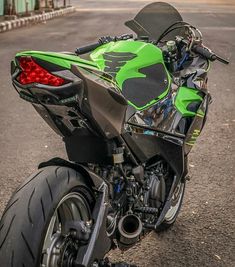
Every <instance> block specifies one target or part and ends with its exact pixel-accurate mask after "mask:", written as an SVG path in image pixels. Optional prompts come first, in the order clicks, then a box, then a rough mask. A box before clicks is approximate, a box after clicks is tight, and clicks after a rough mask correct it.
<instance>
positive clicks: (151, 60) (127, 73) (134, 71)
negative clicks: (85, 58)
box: [90, 40, 171, 110]
mask: <svg viewBox="0 0 235 267" xmlns="http://www.w3.org/2000/svg"><path fill="white" fill-rule="evenodd" d="M110 52H111V53H131V54H135V55H136V56H135V57H134V58H132V59H130V60H128V61H127V62H125V63H124V64H123V65H122V66H121V67H120V69H119V71H117V73H116V76H115V81H116V83H117V85H118V87H119V88H120V90H122V85H123V83H124V81H125V80H127V79H131V78H145V77H146V75H144V74H143V73H140V72H139V69H142V68H145V67H149V66H151V65H154V64H162V65H163V66H164V68H165V70H166V73H167V75H168V80H169V83H168V87H167V90H165V92H164V93H162V94H161V95H160V96H158V99H157V100H155V99H153V100H152V101H151V102H150V103H148V104H147V105H145V106H142V107H137V106H135V105H134V104H133V103H131V102H130V101H128V102H129V104H130V105H131V106H133V107H134V108H136V109H137V110H143V109H145V108H148V107H150V106H152V105H154V104H155V103H156V102H157V101H159V100H160V99H162V98H163V97H165V96H166V95H167V93H168V91H169V88H170V84H171V78H170V75H169V73H168V71H167V69H166V67H165V64H164V60H163V55H162V51H161V50H160V49H159V48H158V47H156V46H155V45H153V44H151V43H145V42H141V41H133V40H131V41H118V42H110V43H108V44H105V45H103V46H101V47H99V48H97V49H96V50H95V51H94V52H92V53H91V54H90V58H91V59H92V61H93V62H95V63H96V64H97V65H98V68H99V69H100V70H101V71H105V67H106V65H105V63H106V62H105V58H104V55H105V54H107V53H110ZM156 75H157V73H156ZM143 90H144V88H143Z"/></svg>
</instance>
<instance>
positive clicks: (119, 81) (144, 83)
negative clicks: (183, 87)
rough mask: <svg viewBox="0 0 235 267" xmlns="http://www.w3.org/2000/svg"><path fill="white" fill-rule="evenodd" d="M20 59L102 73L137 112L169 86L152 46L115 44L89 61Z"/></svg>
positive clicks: (47, 56)
mask: <svg viewBox="0 0 235 267" xmlns="http://www.w3.org/2000/svg"><path fill="white" fill-rule="evenodd" d="M19 56H32V57H34V58H39V59H41V60H44V61H47V62H50V63H53V64H55V65H58V66H61V67H64V68H66V69H70V68H71V65H77V66H79V67H81V68H85V69H87V70H90V71H92V70H94V71H101V72H102V73H103V74H104V75H103V76H101V77H102V78H104V79H106V80H109V81H110V82H115V83H116V85H117V86H118V88H119V89H120V90H121V91H122V93H123V95H124V96H125V97H126V99H127V100H128V103H129V104H130V105H131V106H133V107H135V108H136V109H137V110H143V109H146V108H148V107H150V106H152V105H154V104H155V103H156V102H157V101H159V100H160V99H162V98H164V97H165V96H166V95H167V93H168V91H169V88H170V84H171V79H170V76H169V73H168V71H167V70H166V67H165V65H164V60H163V56H162V51H161V50H160V49H159V48H158V47H156V46H155V45H153V44H150V43H145V42H141V41H133V40H131V41H117V42H111V43H108V44H105V45H102V46H101V47H99V48H97V49H96V50H95V51H93V52H92V53H91V54H90V58H91V60H85V59H82V58H80V57H78V56H76V55H70V54H65V53H54V52H41V51H27V52H22V53H18V54H17V55H16V57H19ZM97 75H100V73H99V74H97ZM110 79H111V80H112V81H111V80H110Z"/></svg>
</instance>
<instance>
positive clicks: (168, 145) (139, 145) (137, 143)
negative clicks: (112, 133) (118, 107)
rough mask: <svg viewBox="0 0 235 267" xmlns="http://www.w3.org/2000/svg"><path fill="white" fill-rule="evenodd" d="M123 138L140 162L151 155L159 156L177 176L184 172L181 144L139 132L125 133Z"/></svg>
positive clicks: (151, 156) (144, 161) (146, 159)
mask: <svg viewBox="0 0 235 267" xmlns="http://www.w3.org/2000/svg"><path fill="white" fill-rule="evenodd" d="M123 138H124V140H125V141H126V143H127V144H128V146H129V147H130V149H131V151H132V152H133V153H134V155H135V156H136V157H137V158H138V160H139V161H141V162H142V163H147V162H148V161H149V160H150V159H152V158H153V157H155V156H160V157H162V158H164V159H165V160H166V161H167V162H169V164H170V166H171V168H172V169H173V170H174V172H175V173H176V174H177V175H178V177H181V176H182V174H183V173H184V151H183V146H182V145H180V144H176V143H175V142H172V141H169V140H165V139H163V138H160V137H157V136H154V135H147V134H141V133H132V134H130V133H125V134H123Z"/></svg>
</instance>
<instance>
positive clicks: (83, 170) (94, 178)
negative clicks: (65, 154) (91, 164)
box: [38, 158, 104, 189]
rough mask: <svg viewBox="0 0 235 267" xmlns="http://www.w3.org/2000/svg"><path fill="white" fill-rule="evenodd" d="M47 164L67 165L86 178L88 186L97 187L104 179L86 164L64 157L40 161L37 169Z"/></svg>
mask: <svg viewBox="0 0 235 267" xmlns="http://www.w3.org/2000/svg"><path fill="white" fill-rule="evenodd" d="M47 166H61V167H68V168H72V169H74V170H75V171H77V172H79V173H80V174H81V175H82V176H83V177H84V178H85V179H87V180H86V183H87V185H88V186H90V188H92V187H93V188H95V189H98V188H100V186H101V185H102V184H103V183H104V180H103V179H102V178H101V177H100V176H98V175H96V174H95V173H94V172H92V171H91V170H89V169H88V168H87V167H86V166H84V165H81V164H76V163H73V162H70V161H67V160H65V159H61V158H53V159H50V160H48V161H46V162H42V163H40V164H39V166H38V169H41V168H44V167H47Z"/></svg>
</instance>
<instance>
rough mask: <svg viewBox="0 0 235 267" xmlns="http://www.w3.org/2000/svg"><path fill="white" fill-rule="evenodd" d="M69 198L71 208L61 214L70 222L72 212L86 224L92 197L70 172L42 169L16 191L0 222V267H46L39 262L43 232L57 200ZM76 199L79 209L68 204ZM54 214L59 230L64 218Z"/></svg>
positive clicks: (78, 178) (50, 168) (79, 176)
mask: <svg viewBox="0 0 235 267" xmlns="http://www.w3.org/2000/svg"><path fill="white" fill-rule="evenodd" d="M69 197H70V199H69V201H70V202H69V203H71V206H69V208H68V209H67V208H66V207H67V206H64V207H63V209H64V210H66V209H67V211H65V212H64V213H62V214H63V215H64V214H71V215H70V217H71V218H73V217H74V214H73V210H74V209H75V212H76V214H79V216H80V217H81V218H85V219H86V220H89V219H90V218H91V211H92V207H93V206H94V196H93V194H92V192H91V191H90V189H89V188H88V187H87V185H86V182H85V179H84V178H83V177H82V176H81V175H80V174H79V173H77V172H76V171H75V170H73V169H71V168H67V167H58V166H49V167H45V168H42V169H40V170H39V171H38V172H36V173H35V174H33V175H31V176H30V177H29V178H28V179H27V180H26V181H25V182H24V183H23V184H22V185H21V186H20V187H19V189H17V190H16V192H15V193H14V194H13V196H12V198H11V200H10V201H9V203H8V205H7V207H6V209H5V211H4V213H3V215H2V219H1V221H0V263H1V266H4V267H41V266H45V267H47V265H43V264H42V262H44V261H45V260H42V250H43V248H44V241H45V237H46V236H47V233H48V231H47V230H48V227H49V225H51V220H52V218H54V214H55V212H56V211H57V209H58V208H59V203H61V200H63V199H68V198H69ZM76 199H79V201H80V202H81V204H79V205H80V206H79V208H78V207H77V206H76V203H75V204H74V203H72V201H75V200H76ZM64 205H67V204H64ZM73 205H75V206H73ZM74 207H75V208H74ZM80 209H82V210H81V213H80ZM71 211H72V213H71ZM58 214H59V215H58V223H57V225H59V227H60V228H63V225H62V224H63V220H62V219H61V218H60V217H65V216H61V215H60V214H61V213H59V212H58ZM66 216H67V215H66ZM85 219H84V220H85ZM74 220H75V219H74ZM53 229H54V228H53ZM53 231H54V230H53ZM62 243H63V242H62ZM69 245H70V244H69ZM70 246H71V245H70ZM67 247H68V246H66V248H67ZM43 257H44V256H43ZM46 261H47V260H46ZM55 266H56V265H55Z"/></svg>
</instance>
